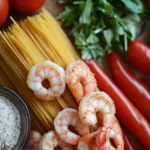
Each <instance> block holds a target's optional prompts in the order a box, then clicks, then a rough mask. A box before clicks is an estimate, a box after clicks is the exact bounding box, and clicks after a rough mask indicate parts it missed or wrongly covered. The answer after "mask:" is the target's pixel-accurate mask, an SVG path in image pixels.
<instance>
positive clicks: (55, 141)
mask: <svg viewBox="0 0 150 150" xmlns="http://www.w3.org/2000/svg"><path fill="white" fill-rule="evenodd" d="M57 146H59V147H60V148H61V149H62V150H72V146H71V145H69V144H67V143H64V142H62V141H61V140H60V139H59V137H58V135H57V134H56V132H54V131H49V132H48V133H46V134H44V136H43V137H42V139H41V142H40V144H39V149H38V150H54V148H55V147H57Z"/></svg>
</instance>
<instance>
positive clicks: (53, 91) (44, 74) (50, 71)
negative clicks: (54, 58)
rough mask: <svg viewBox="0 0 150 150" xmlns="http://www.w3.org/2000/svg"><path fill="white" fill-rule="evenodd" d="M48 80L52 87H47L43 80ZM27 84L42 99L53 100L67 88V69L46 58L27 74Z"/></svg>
mask: <svg viewBox="0 0 150 150" xmlns="http://www.w3.org/2000/svg"><path fill="white" fill-rule="evenodd" d="M45 79H47V80H48V82H49V85H50V87H49V88H48V89H46V88H45V87H44V86H43V85H42V81H44V80H45ZM27 84H28V87H29V88H30V89H32V90H33V92H34V94H35V96H36V97H38V98H39V99H41V100H45V101H48V100H52V99H54V98H56V97H59V96H60V95H61V94H62V93H63V92H64V90H65V86H66V83H65V71H64V69H63V68H62V67H60V66H58V65H57V64H55V63H53V62H51V61H50V60H46V61H44V62H41V63H39V64H36V65H35V66H33V67H32V68H31V70H30V72H29V74H28V76H27Z"/></svg>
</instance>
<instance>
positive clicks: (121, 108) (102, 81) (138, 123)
mask: <svg viewBox="0 0 150 150" xmlns="http://www.w3.org/2000/svg"><path fill="white" fill-rule="evenodd" d="M86 64H87V65H88V66H89V68H90V69H91V71H92V72H93V73H94V74H95V78H96V80H97V83H98V87H99V89H100V90H102V91H104V92H106V93H107V94H108V95H109V96H110V97H111V98H112V99H113V101H114V103H115V107H116V112H117V116H118V118H119V120H120V121H121V122H122V124H124V125H125V126H126V127H127V128H128V129H129V130H130V131H131V132H132V133H133V134H134V135H136V136H137V137H138V138H139V139H140V141H141V142H142V143H143V144H144V145H145V146H146V147H147V148H148V149H150V124H149V123H148V121H147V120H146V119H145V118H144V116H143V115H142V114H141V113H140V112H139V111H138V109H137V108H136V107H135V106H134V105H133V104H132V103H131V102H130V101H129V100H128V99H127V97H126V96H125V95H124V94H123V93H122V92H121V90H120V89H119V88H118V87H117V86H116V85H115V84H114V83H113V81H112V80H111V79H110V78H109V77H108V76H107V75H106V74H105V73H104V71H103V70H102V69H101V68H100V66H99V65H98V63H97V62H96V61H95V60H94V59H90V60H86Z"/></svg>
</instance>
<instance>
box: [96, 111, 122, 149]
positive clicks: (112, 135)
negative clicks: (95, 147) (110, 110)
mask: <svg viewBox="0 0 150 150" xmlns="http://www.w3.org/2000/svg"><path fill="white" fill-rule="evenodd" d="M104 124H105V126H109V127H110V126H112V127H111V129H110V131H109V133H108V135H106V138H105V139H106V140H105V141H101V138H100V137H101V135H102V133H103V132H104V133H105V130H104V131H103V130H101V132H100V133H99V135H97V138H98V140H99V142H100V143H102V144H100V145H99V146H100V147H99V148H101V147H104V148H105V149H106V150H124V140H123V134H122V130H121V127H120V125H119V122H118V121H117V118H116V117H115V115H112V114H108V115H107V116H106V117H105V119H104ZM98 140H97V141H98ZM110 140H112V141H113V142H114V144H115V147H116V148H115V147H114V146H113V145H112V144H111V142H110ZM96 143H98V142H96Z"/></svg>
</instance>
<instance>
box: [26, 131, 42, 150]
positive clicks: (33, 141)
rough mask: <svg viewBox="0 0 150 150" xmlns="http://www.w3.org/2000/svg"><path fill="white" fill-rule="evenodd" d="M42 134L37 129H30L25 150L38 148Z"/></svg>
mask: <svg viewBox="0 0 150 150" xmlns="http://www.w3.org/2000/svg"><path fill="white" fill-rule="evenodd" d="M41 138H42V135H41V134H40V133H39V132H38V131H31V134H30V139H29V143H28V145H27V147H26V150H30V149H34V150H38V146H39V143H40V140H41Z"/></svg>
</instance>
